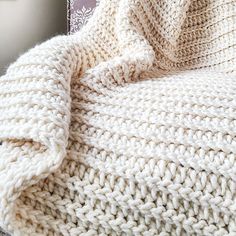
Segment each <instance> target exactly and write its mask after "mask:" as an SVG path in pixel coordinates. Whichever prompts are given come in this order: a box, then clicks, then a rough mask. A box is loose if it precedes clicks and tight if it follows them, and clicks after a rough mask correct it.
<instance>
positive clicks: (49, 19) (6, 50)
mask: <svg viewBox="0 0 236 236" xmlns="http://www.w3.org/2000/svg"><path fill="white" fill-rule="evenodd" d="M59 33H66V0H0V75H1V74H3V73H4V71H5V69H6V68H7V66H8V65H9V64H10V63H12V62H14V60H15V59H16V58H17V57H18V56H19V55H20V54H22V53H23V52H25V51H26V50H27V49H29V48H31V47H32V46H34V45H35V44H36V43H39V42H42V41H44V40H46V39H48V38H50V37H52V36H53V35H56V34H59Z"/></svg>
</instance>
